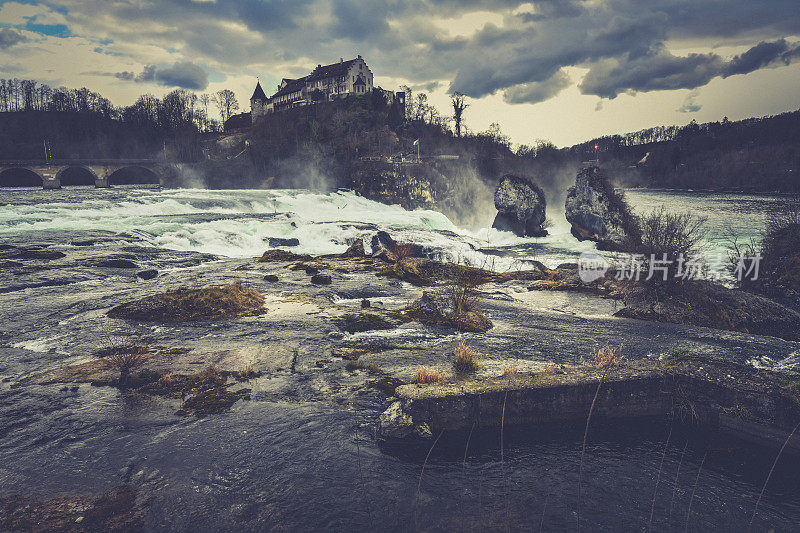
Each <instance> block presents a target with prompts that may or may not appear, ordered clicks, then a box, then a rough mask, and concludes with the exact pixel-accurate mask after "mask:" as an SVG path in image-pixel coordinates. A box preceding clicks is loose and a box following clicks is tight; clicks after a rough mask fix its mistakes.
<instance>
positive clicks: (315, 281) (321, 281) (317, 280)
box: [311, 274, 331, 285]
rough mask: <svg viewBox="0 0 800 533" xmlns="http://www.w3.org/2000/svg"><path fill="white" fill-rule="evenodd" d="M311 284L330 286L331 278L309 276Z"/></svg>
mask: <svg viewBox="0 0 800 533" xmlns="http://www.w3.org/2000/svg"><path fill="white" fill-rule="evenodd" d="M311 283H313V284H314V285H330V284H331V277H330V276H329V275H328V274H314V275H313V276H311Z"/></svg>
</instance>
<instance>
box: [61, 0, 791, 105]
mask: <svg viewBox="0 0 800 533" xmlns="http://www.w3.org/2000/svg"><path fill="white" fill-rule="evenodd" d="M50 1H51V2H54V3H57V4H59V5H60V6H61V7H64V8H66V11H67V12H68V13H69V16H70V19H71V21H73V22H74V26H75V27H76V29H78V28H79V29H80V30H81V31H82V33H83V34H87V35H91V34H93V33H99V35H100V36H101V37H106V38H113V39H114V40H115V41H120V40H125V41H126V42H127V43H129V44H134V45H135V44H143V45H144V44H147V45H155V46H161V47H163V48H165V49H168V50H170V51H180V52H181V53H182V54H184V57H187V58H192V59H193V61H194V64H188V63H187V64H181V66H173V67H172V68H171V69H167V74H166V75H161V76H162V77H159V72H163V71H159V70H156V71H155V72H154V73H153V74H152V75H150V74H148V75H147V76H149V77H151V78H152V79H150V81H153V82H156V83H164V84H168V83H171V84H174V85H175V86H186V87H199V86H204V84H205V83H207V78H206V77H205V76H204V72H201V71H202V69H200V68H199V67H196V64H197V63H200V64H203V65H204V66H207V67H208V68H213V69H214V70H216V71H220V72H224V73H228V74H240V73H241V72H242V70H243V69H244V68H246V67H249V68H250V69H251V70H254V69H256V68H257V69H258V71H259V72H260V73H261V74H263V75H272V76H274V77H276V78H279V77H281V76H285V75H296V74H298V73H301V72H305V71H307V68H308V66H309V64H310V63H311V64H312V66H313V64H316V63H317V62H320V63H322V62H328V61H335V60H337V59H338V58H339V57H344V56H348V57H353V56H355V55H356V54H357V53H360V54H361V55H363V56H364V57H365V58H366V59H367V61H368V63H369V64H370V67H371V68H372V70H373V72H375V73H376V74H378V75H386V76H392V77H395V78H404V79H406V80H407V81H408V82H409V84H413V85H425V84H429V83H432V82H437V81H443V80H444V81H446V82H450V85H449V90H450V91H460V92H463V93H465V94H467V95H468V96H471V97H476V98H477V97H482V96H485V95H488V94H494V93H497V92H502V93H503V94H504V98H505V99H506V101H509V102H515V103H522V102H526V101H527V102H534V101H541V99H542V98H548V97H552V95H554V94H557V92H558V90H560V85H561V82H562V81H563V76H559V75H558V73H560V72H562V70H561V69H562V68H564V67H570V66H578V67H584V68H588V69H589V70H588V74H587V75H586V77H585V78H584V79H583V80H582V81H581V82H580V88H581V90H582V91H583V92H584V93H586V94H594V95H599V96H602V97H606V98H613V97H615V96H617V95H618V94H620V93H623V92H628V91H631V92H633V91H655V90H667V89H682V88H683V89H693V88H695V87H699V86H702V85H704V84H706V83H708V82H709V81H710V80H711V79H713V78H715V77H727V76H732V75H737V74H747V73H749V72H752V71H754V70H758V69H762V68H770V67H776V66H781V65H784V64H788V63H790V62H791V61H793V60H794V59H796V58H797V57H798V55H800V51H798V48H797V46H796V45H794V44H789V43H788V42H787V39H789V40H791V37H792V36H797V35H800V9H798V7H797V0H768V1H761V2H753V1H748V0H726V1H722V0H648V1H647V2H642V1H641V0H598V1H592V2H589V1H581V0H534V1H533V2H523V1H521V0H499V1H491V0H408V1H402V0H372V1H370V2H363V1H357V0H332V1H330V0H328V1H326V0H226V1H222V0H218V1H216V2H197V1H193V0H160V1H158V2H156V1H143V2H137V3H136V4H135V5H134V4H133V3H121V2H120V3H117V2H115V3H109V2H106V1H105V0H80V1H78V0H50ZM531 6H532V7H531ZM98 12H102V13H104V14H105V15H107V16H106V17H100V18H98V17H96V13H98ZM475 12H493V13H495V14H500V15H501V19H500V20H498V19H497V18H494V19H492V23H488V24H484V25H482V26H481V27H478V28H476V30H477V31H472V32H470V31H466V32H464V31H452V32H451V31H450V30H451V27H450V26H451V25H454V24H457V23H455V22H453V21H457V20H459V18H460V17H465V16H466V15H470V14H472V13H475ZM466 18H469V17H466ZM477 18H478V20H480V17H477ZM110 21H117V22H118V23H117V24H114V23H113V22H110ZM122 21H124V24H122V23H121V22H122ZM71 27H72V26H71ZM454 29H456V30H457V29H458V28H454ZM675 39H691V42H692V43H693V46H702V47H704V48H705V49H706V50H710V49H712V48H713V47H714V46H716V45H718V44H731V43H732V42H734V41H733V40H734V39H735V40H736V42H737V43H741V42H746V43H748V44H751V45H755V46H752V48H750V49H749V50H748V51H747V52H745V53H743V54H741V55H738V56H735V57H722V56H720V55H718V54H716V53H694V54H690V53H686V54H675V53H673V52H670V49H669V47H668V45H669V44H670V43H671V42H672V41H673V40H675ZM759 41H762V42H761V43H760V44H756V43H758V42H759ZM189 65H195V67H196V68H191V67H190V66H189ZM256 66H257V67H256ZM143 74H144V73H143ZM143 74H138V75H132V73H129V72H124V73H119V76H120V77H121V79H131V75H132V76H133V79H134V80H137V79H139V78H141V77H147V76H143ZM123 76H124V77H123ZM164 76H165V77H164Z"/></svg>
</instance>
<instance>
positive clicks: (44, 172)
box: [0, 159, 169, 189]
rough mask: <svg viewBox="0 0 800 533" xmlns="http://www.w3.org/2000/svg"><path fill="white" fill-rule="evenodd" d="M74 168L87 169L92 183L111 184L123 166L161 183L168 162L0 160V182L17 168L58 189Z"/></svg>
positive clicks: (127, 160)
mask: <svg viewBox="0 0 800 533" xmlns="http://www.w3.org/2000/svg"><path fill="white" fill-rule="evenodd" d="M76 168H77V169H82V170H83V171H86V172H89V173H90V174H91V175H92V177H93V178H94V186H95V187H110V186H111V175H112V174H114V173H115V172H117V171H119V170H123V169H143V170H145V171H147V172H150V173H152V174H153V175H154V176H155V178H157V179H158V181H159V183H163V181H164V177H165V174H166V172H167V171H168V169H169V164H167V163H165V162H163V161H158V160H154V159H63V160H57V159H54V160H50V161H42V160H39V161H35V160H30V161H23V160H13V161H12V160H5V161H4V160H0V186H2V184H3V180H2V174H3V173H4V172H6V171H7V170H12V169H17V170H23V171H27V172H29V173H33V174H35V175H36V176H37V177H38V178H39V179H40V180H41V183H42V188H44V189H60V188H61V178H62V175H63V174H64V172H66V171H68V170H70V169H76Z"/></svg>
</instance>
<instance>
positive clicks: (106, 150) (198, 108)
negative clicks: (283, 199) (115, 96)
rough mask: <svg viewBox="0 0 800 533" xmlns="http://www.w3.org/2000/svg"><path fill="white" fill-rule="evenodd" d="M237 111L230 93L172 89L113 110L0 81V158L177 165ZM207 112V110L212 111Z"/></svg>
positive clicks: (74, 93) (97, 101)
mask: <svg viewBox="0 0 800 533" xmlns="http://www.w3.org/2000/svg"><path fill="white" fill-rule="evenodd" d="M214 107H216V109H217V110H218V111H219V114H220V117H221V118H223V119H227V118H229V117H230V116H231V114H232V113H233V112H234V111H236V110H237V109H238V107H239V104H238V102H237V101H236V97H235V95H234V94H233V92H232V91H230V90H227V89H224V90H221V91H218V92H217V93H214V94H201V95H199V96H198V95H197V94H194V93H192V92H189V91H186V90H183V89H176V90H173V91H171V92H169V93H167V94H166V95H164V96H163V97H162V98H158V97H156V96H154V95H152V94H144V95H141V96H140V97H139V98H138V99H137V100H136V101H135V102H134V103H133V104H132V105H129V106H123V107H117V106H115V105H113V104H112V103H111V101H110V100H108V99H107V98H105V97H103V96H102V95H101V94H98V93H96V92H93V91H91V90H89V89H87V88H85V87H84V88H81V89H69V88H66V87H57V88H52V87H50V86H48V85H46V84H42V83H38V82H36V81H34V80H20V79H0V124H1V125H2V127H1V128H0V158H3V159H39V158H42V157H43V154H44V146H45V145H47V148H48V152H49V154H50V156H51V157H52V158H53V159H73V158H85V157H95V158H98V157H99V158H150V157H154V156H155V155H162V153H163V152H164V151H167V150H168V151H169V154H168V155H169V157H170V158H172V159H177V160H180V161H191V160H196V159H198V158H199V157H200V156H201V149H200V140H201V138H202V136H203V134H213V133H216V132H220V131H222V123H223V122H224V120H217V119H215V118H212V116H211V114H212V113H213V111H214V109H213V108H214ZM210 108H211V109H210Z"/></svg>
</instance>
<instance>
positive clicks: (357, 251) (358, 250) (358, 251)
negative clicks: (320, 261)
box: [342, 237, 367, 257]
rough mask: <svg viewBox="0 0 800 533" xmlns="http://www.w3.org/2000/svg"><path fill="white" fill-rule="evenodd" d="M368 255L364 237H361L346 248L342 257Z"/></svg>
mask: <svg viewBox="0 0 800 533" xmlns="http://www.w3.org/2000/svg"><path fill="white" fill-rule="evenodd" d="M366 255H367V253H366V252H365V251H364V239H362V238H361V237H359V238H358V239H356V240H355V242H353V244H351V245H350V247H349V248H347V250H345V252H344V253H343V254H342V257H365V256H366Z"/></svg>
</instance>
